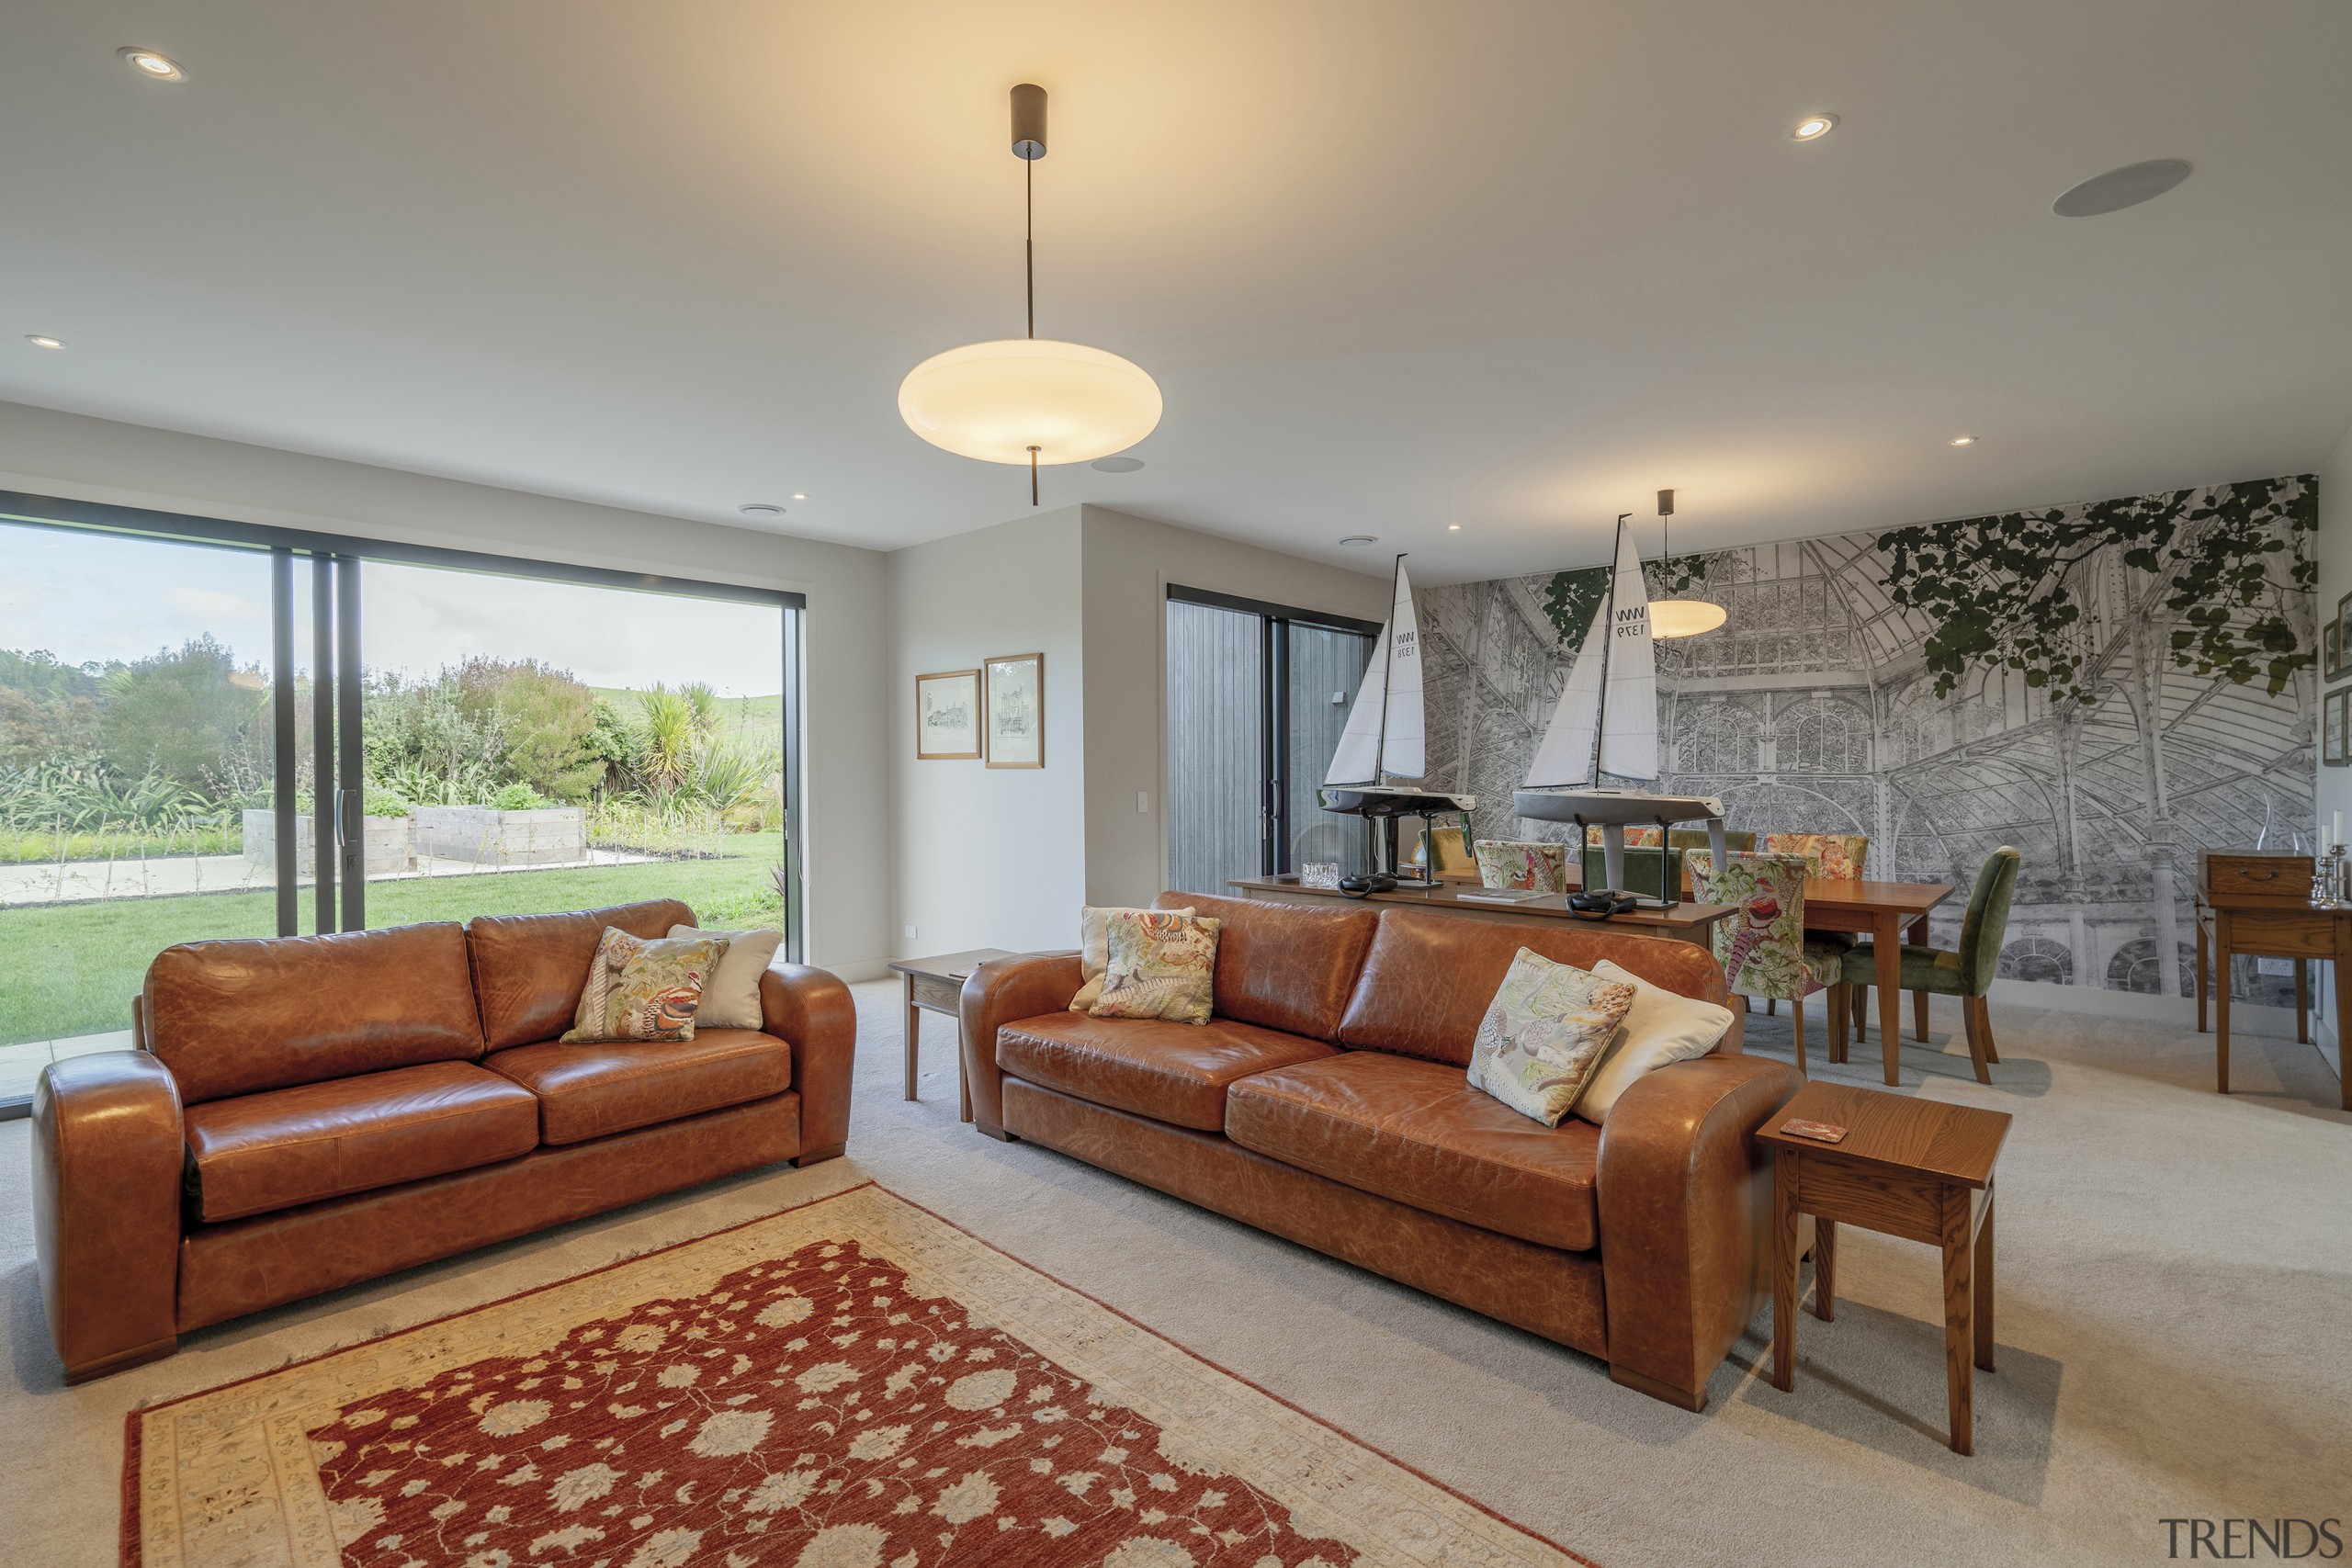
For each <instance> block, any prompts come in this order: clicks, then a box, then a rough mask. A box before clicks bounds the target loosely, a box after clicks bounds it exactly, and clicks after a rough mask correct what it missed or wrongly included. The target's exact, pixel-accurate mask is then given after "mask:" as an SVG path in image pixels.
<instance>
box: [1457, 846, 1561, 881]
mask: <svg viewBox="0 0 2352 1568" xmlns="http://www.w3.org/2000/svg"><path fill="white" fill-rule="evenodd" d="M1472 848H1473V849H1474V851H1475V852H1476V854H1477V857H1478V880H1479V882H1480V883H1482V884H1483V885H1485V886H1488V887H1515V888H1519V889H1521V890H1522V891H1531V892H1536V893H1557V892H1559V891H1561V890H1562V889H1563V888H1565V887H1566V886H1567V885H1568V847H1567V846H1566V844H1543V843H1535V842H1532V841H1528V842H1522V841H1519V840H1509V839H1481V840H1478V841H1477V843H1476V844H1475V845H1473V846H1472Z"/></svg>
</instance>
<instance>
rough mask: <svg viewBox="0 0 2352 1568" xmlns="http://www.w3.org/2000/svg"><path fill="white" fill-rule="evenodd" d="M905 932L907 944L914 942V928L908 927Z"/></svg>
mask: <svg viewBox="0 0 2352 1568" xmlns="http://www.w3.org/2000/svg"><path fill="white" fill-rule="evenodd" d="M906 932H907V940H908V941H909V942H912V941H914V939H915V928H914V927H912V926H908V927H907V928H906Z"/></svg>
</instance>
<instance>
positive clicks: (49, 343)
mask: <svg viewBox="0 0 2352 1568" xmlns="http://www.w3.org/2000/svg"><path fill="white" fill-rule="evenodd" d="M25 341H26V342H27V343H28V344H32V345H33V346H34V347H35V348H63V347H64V346H65V340H64V339H63V338H62V337H51V336H50V335H49V334H48V333H26V334H25Z"/></svg>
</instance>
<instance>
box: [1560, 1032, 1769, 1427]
mask: <svg viewBox="0 0 2352 1568" xmlns="http://www.w3.org/2000/svg"><path fill="white" fill-rule="evenodd" d="M1803 1086H1804V1077H1802V1076H1800V1075H1799V1074H1798V1072H1797V1070H1796V1069H1795V1068H1794V1067H1792V1066H1789V1065H1788V1064H1786V1063H1783V1062H1775V1061H1772V1060H1770V1058H1767V1057H1762V1056H1702V1057H1700V1058H1698V1059H1697V1060H1695V1061H1689V1062H1677V1063H1675V1064H1674V1065H1673V1066H1668V1067H1661V1068H1660V1069H1658V1070H1657V1072H1654V1073H1651V1074H1650V1075H1649V1076H1647V1077H1644V1078H1642V1079H1641V1080H1640V1081H1638V1082H1636V1083H1635V1084H1634V1086H1633V1087H1632V1088H1631V1089H1627V1090H1626V1091H1625V1092H1624V1094H1623V1096H1622V1097H1621V1098H1620V1099H1619V1100H1618V1101H1617V1103H1616V1105H1615V1107H1614V1108H1612V1109H1611V1111H1610V1112H1609V1120H1608V1121H1607V1122H1605V1123H1603V1124H1602V1126H1601V1129H1600V1168H1599V1173H1598V1179H1597V1183H1598V1193H1597V1196H1598V1198H1599V1202H1600V1268H1601V1277H1602V1291H1603V1294H1604V1296H1605V1299H1606V1301H1607V1303H1608V1312H1609V1362H1610V1375H1611V1377H1613V1378H1615V1379H1616V1380H1617V1381H1618V1382H1623V1383H1627V1384H1629V1385H1631V1386H1633V1387H1635V1388H1639V1389H1641V1390H1642V1391H1643V1392H1645V1393H1652V1394H1656V1395H1658V1396H1659V1397H1661V1398H1666V1399H1669V1400H1672V1401H1673V1402H1674V1403H1676V1404H1680V1405H1682V1406H1684V1407H1685V1408H1686V1409H1691V1410H1699V1409H1702V1408H1704V1407H1705V1405H1706V1403H1707V1380H1708V1379H1709V1378H1710V1377H1712V1376H1713V1373H1714V1370H1715V1368H1716V1366H1717V1365H1718V1364H1720V1363H1721V1362H1722V1360H1723V1359H1724V1355H1725V1354H1726V1353H1727V1352H1728V1351H1729V1350H1730V1349H1731V1348H1732V1346H1733V1345H1734V1344H1735V1343H1736V1342H1737V1340H1738V1338H1739V1337H1740V1335H1741V1334H1743V1333H1744V1332H1746V1331H1747V1325H1748V1323H1749V1322H1750V1321H1751V1320H1752V1319H1753V1318H1754V1317H1755V1315H1756V1309H1757V1307H1758V1304H1760V1303H1761V1302H1762V1300H1763V1297H1764V1287H1765V1284H1766V1280H1765V1274H1766V1271H1767V1265H1768V1264H1769V1261H1770V1259H1769V1256H1768V1254H1767V1249H1766V1237H1767V1236H1768V1235H1770V1232H1769V1231H1768V1230H1767V1229H1766V1228H1765V1216H1766V1212H1767V1210H1768V1208H1769V1207H1770V1201H1771V1181H1770V1164H1769V1162H1768V1161H1767V1159H1766V1157H1765V1154H1764V1151H1763V1149H1762V1146H1761V1145H1758V1143H1757V1141H1756V1134H1757V1132H1758V1129H1759V1128H1761V1127H1762V1126H1763V1125H1764V1123H1765V1122H1767V1121H1769V1120H1770V1118H1771V1117H1772V1115H1773V1113H1774V1112H1776V1111H1779V1109H1780V1108H1781V1106H1783V1105H1785V1104H1787V1103H1788V1102H1789V1100H1791V1099H1792V1097H1794V1095H1795V1094H1796V1092H1797V1090H1798V1089H1800V1088H1802V1087H1803Z"/></svg>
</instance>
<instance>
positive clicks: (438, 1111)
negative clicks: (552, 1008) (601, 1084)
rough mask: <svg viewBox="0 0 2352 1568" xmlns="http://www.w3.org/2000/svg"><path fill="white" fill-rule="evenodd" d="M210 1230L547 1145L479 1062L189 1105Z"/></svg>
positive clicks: (514, 1092)
mask: <svg viewBox="0 0 2352 1568" xmlns="http://www.w3.org/2000/svg"><path fill="white" fill-rule="evenodd" d="M184 1125H185V1127H186V1129H187V1147H188V1153H189V1155H190V1156H192V1157H193V1158H194V1160H195V1162H196V1181H197V1188H198V1205H197V1206H198V1213H199V1214H200V1215H201V1217H202V1218H203V1219H204V1220H205V1221H206V1222H207V1223H208V1224H209V1223H211V1222H214V1221H219V1220H233V1219H236V1218H238V1217H240V1216H241V1215H245V1214H266V1213H272V1212H273V1211H276V1210H278V1209H290V1208H292V1207H294V1206H295V1205H296V1204H298V1203H314V1202H317V1201H320V1200H322V1199H325V1198H340V1197H344V1196H345V1195H346V1194H348V1193H353V1192H366V1191H370V1190H374V1189H376V1188H379V1187H397V1186H399V1185H400V1184H401V1183H402V1182H407V1181H421V1180H423V1179H424V1178H426V1177H428V1176H444V1175H447V1173H448V1172H450V1171H453V1170H468V1169H470V1168H473V1167H475V1166H481V1165H494V1164H496V1163H497V1162H498V1161H500V1160H504V1159H513V1158H515V1156H518V1155H526V1154H528V1153H530V1152H531V1151H532V1150H533V1149H535V1148H537V1146H538V1143H539V1108H538V1102H537V1100H533V1099H532V1098H531V1095H530V1093H529V1091H528V1090H526V1089H522V1088H520V1087H518V1086H517V1085H515V1083H513V1082H512V1081H510V1080H508V1079H506V1078H503V1077H499V1076H498V1075H497V1074H496V1073H492V1072H485V1071H484V1070H483V1069H482V1068H481V1067H479V1066H475V1065H474V1064H473V1063H471V1062H432V1063H427V1064H425V1065H424V1066H414V1067H395V1068H393V1069H392V1070H391V1071H390V1072H384V1073H364V1074H362V1075H360V1076H359V1077H348V1078H330V1079H328V1080H327V1081H326V1082H324V1083H311V1084H301V1085H299V1086H298V1087H296V1088H293V1089H270V1090H267V1091H266V1092H264V1093H261V1094H247V1095H240V1096H238V1097H237V1098H235V1099H232V1100H208V1101H206V1102H205V1103H204V1104H202V1105H191V1106H189V1107H188V1108H187V1113H186V1120H185V1122H184Z"/></svg>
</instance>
